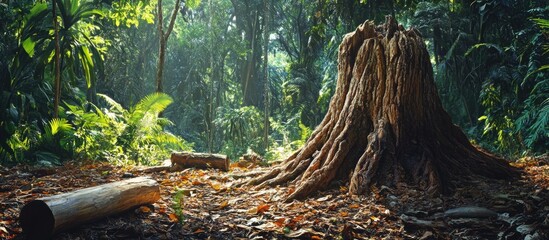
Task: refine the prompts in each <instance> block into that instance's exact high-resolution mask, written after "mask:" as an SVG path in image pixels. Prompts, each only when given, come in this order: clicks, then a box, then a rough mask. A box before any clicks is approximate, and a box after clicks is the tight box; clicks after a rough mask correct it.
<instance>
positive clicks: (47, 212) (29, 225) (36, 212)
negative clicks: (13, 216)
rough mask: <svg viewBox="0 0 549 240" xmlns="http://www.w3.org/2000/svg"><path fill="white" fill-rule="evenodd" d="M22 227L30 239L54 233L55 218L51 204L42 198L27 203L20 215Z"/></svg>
mask: <svg viewBox="0 0 549 240" xmlns="http://www.w3.org/2000/svg"><path fill="white" fill-rule="evenodd" d="M19 218H20V224H21V228H22V229H23V232H25V233H27V235H28V238H29V239H39V238H40V237H41V236H42V237H44V236H51V235H52V234H53V230H54V226H55V219H54V216H53V213H52V212H51V209H50V208H49V206H48V205H47V204H46V203H45V202H44V201H42V200H33V201H31V202H29V203H27V204H26V205H25V206H24V207H23V209H21V214H20V216H19Z"/></svg>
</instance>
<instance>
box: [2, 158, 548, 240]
mask: <svg viewBox="0 0 549 240" xmlns="http://www.w3.org/2000/svg"><path fill="white" fill-rule="evenodd" d="M515 165H516V166H518V167H522V168H523V169H524V174H523V177H522V179H520V180H519V181H516V182H512V183H511V182H505V181H497V180H491V179H484V178H475V179H468V180H462V182H459V183H456V186H460V187H457V188H456V189H455V190H456V191H455V193H454V194H453V195H450V196H436V197H428V196H426V194H425V193H424V192H423V191H420V190H417V189H414V188H411V187H406V186H399V187H397V188H394V189H393V188H390V187H387V186H380V187H378V188H375V189H372V191H371V194H370V195H367V196H352V195H349V194H348V193H347V192H348V191H347V189H348V186H347V185H346V184H341V185H340V186H337V187H333V188H331V189H327V190H325V191H322V192H319V193H317V194H315V195H312V196H311V197H309V198H308V199H305V200H302V201H292V202H290V203H284V201H283V200H284V196H286V194H288V193H291V192H292V191H293V189H292V188H291V186H290V187H285V186H279V187H275V188H267V189H255V188H253V187H248V186H240V185H241V184H239V183H241V182H243V181H245V180H247V179H250V178H251V177H253V176H255V175H257V174H261V173H262V172H265V171H266V168H263V167H255V166H252V167H251V168H245V167H233V168H232V169H231V171H229V172H222V171H218V170H195V169H185V170H183V171H180V172H166V171H161V172H152V173H145V172H143V171H137V170H136V169H128V168H127V167H126V168H123V167H115V166H112V165H109V164H107V163H95V162H87V163H76V162H69V163H66V164H65V165H64V166H61V167H57V168H54V169H48V170H47V171H44V170H40V171H36V170H33V169H31V168H29V167H26V166H16V167H13V168H10V169H6V168H0V239H25V234H24V233H21V231H22V230H21V228H20V226H19V223H18V216H19V211H20V209H21V208H22V207H23V205H24V204H25V203H27V202H29V201H31V200H33V199H35V198H39V197H44V196H50V195H54V194H58V193H62V192H68V191H72V190H76V189H80V188H84V187H90V186H95V185H99V184H104V183H108V182H113V181H118V180H122V179H123V178H127V177H137V176H144V175H146V176H151V177H153V178H154V179H156V180H157V181H158V182H159V184H160V185H161V188H160V191H161V199H160V200H159V201H157V202H156V203H154V204H151V205H147V206H140V207H138V208H136V209H135V210H131V211H127V212H125V213H123V214H119V215H116V216H111V217H108V218H105V219H101V220H98V221H96V222H92V223H88V224H84V225H81V226H79V227H77V228H74V229H72V230H69V231H65V232H62V233H59V234H57V235H56V236H54V239H295V238H297V239H530V240H534V239H549V160H548V159H547V156H545V157H541V158H531V159H521V160H520V161H517V163H515ZM176 193H180V194H176ZM176 195H178V196H181V197H180V199H179V200H176V199H174V198H175V197H174V196H176ZM176 202H178V204H179V205H180V207H179V208H178V207H174V204H175V203H176Z"/></svg>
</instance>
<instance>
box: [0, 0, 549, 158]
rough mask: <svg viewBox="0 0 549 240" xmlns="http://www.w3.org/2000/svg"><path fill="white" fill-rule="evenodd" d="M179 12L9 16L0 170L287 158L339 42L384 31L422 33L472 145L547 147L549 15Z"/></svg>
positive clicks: (329, 6) (520, 5) (528, 4)
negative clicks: (389, 20) (367, 25)
mask: <svg viewBox="0 0 549 240" xmlns="http://www.w3.org/2000/svg"><path fill="white" fill-rule="evenodd" d="M53 2H55V3H56V4H55V5H54V4H52V3H53ZM175 3H176V1H175V0H165V1H163V3H162V6H160V8H159V6H158V5H157V1H149V0H135V1H134V0H132V1H128V0H117V1H112V0H52V1H44V0H40V1H36V0H20V1H7V0H0V33H1V34H0V56H1V57H0V89H1V91H0V111H1V114H0V161H1V162H2V163H6V164H15V163H18V162H23V161H28V162H36V161H41V160H45V161H50V162H60V161H62V160H65V159H93V160H109V161H114V162H119V163H130V162H132V163H133V162H136V163H142V164H152V163H154V162H156V161H159V160H162V159H163V158H165V157H166V154H168V153H169V151H171V150H173V149H190V146H191V145H192V147H193V148H194V149H195V150H196V151H209V152H221V153H225V154H228V155H230V156H231V159H235V158H237V157H238V156H240V155H241V154H243V153H245V152H247V151H254V152H258V153H260V154H264V155H266V156H268V157H270V158H272V159H277V158H281V157H282V156H284V155H287V154H288V152H291V151H292V150H293V149H296V148H297V147H299V145H300V144H303V141H304V140H305V139H306V138H307V137H308V136H309V134H311V130H312V129H314V127H315V126H316V125H317V124H319V123H320V121H321V120H322V117H323V116H324V114H325V112H326V110H327V109H328V104H329V101H330V98H331V96H332V94H333V92H334V88H335V81H336V78H337V64H336V61H337V59H336V56H337V51H338V44H339V43H340V41H341V39H342V36H343V35H344V34H345V33H347V32H349V31H352V30H353V29H354V28H356V26H357V25H358V24H360V23H362V22H364V21H365V20H367V19H370V20H374V21H376V22H377V23H379V22H381V21H382V20H383V19H384V17H385V16H386V15H394V16H396V18H397V19H398V20H399V22H401V23H403V24H404V25H406V26H405V27H415V28H418V29H419V30H420V31H421V32H422V34H423V35H424V37H425V39H426V44H427V46H428V47H429V50H430V53H431V56H432V63H433V70H434V72H435V78H436V83H437V87H438V90H439V95H440V97H441V98H442V100H443V103H444V106H445V108H446V109H447V110H448V111H449V113H450V115H451V116H452V118H453V121H454V122H455V123H457V124H458V125H460V126H461V127H462V128H464V129H465V130H466V132H468V134H469V135H470V137H471V138H472V139H474V141H475V142H477V143H478V144H480V145H482V146H484V147H487V148H489V149H491V150H493V151H496V152H498V153H500V154H504V155H508V156H516V155H522V154H539V153H546V152H547V149H548V147H549V146H548V143H549V131H548V125H549V124H548V123H549V100H548V99H549V82H548V81H549V78H548V75H549V71H548V70H549V60H548V56H549V43H548V40H549V20H548V19H549V16H548V15H549V14H548V13H549V8H548V7H547V4H546V2H545V1H543V0H533V1H520V0H508V1H499V0H459V1H458V0H455V1H445V0H430V1H425V0H421V1H420V0H410V1H358V0H343V1H327V0H321V1H309V2H308V1H288V0H202V1H197V0H193V1H191V0H187V1H181V5H180V7H179V9H174V8H175V6H176V4H175ZM53 6H56V8H55V10H56V11H55V12H56V14H55V15H56V16H55V18H54V16H53V12H54V11H52V10H54V9H53ZM158 9H160V10H161V12H162V14H159V12H158ZM174 11H179V12H178V13H179V14H177V15H176V16H177V17H176V18H175V21H174V24H173V31H172V34H171V36H170V37H169V38H166V39H167V42H166V43H165V49H166V52H165V64H163V77H162V84H163V91H164V92H165V94H154V95H150V93H152V92H154V91H155V89H156V83H155V77H156V72H157V63H158V59H159V48H160V47H161V46H159V41H158V39H160V36H159V35H158V34H159V33H158V31H157V29H158V28H157V27H158V26H157V24H158V23H159V22H165V23H169V22H170V19H169V18H170V16H172V13H173V12H174ZM158 16H163V17H164V19H163V21H159V19H158ZM54 19H56V20H57V22H58V23H59V29H58V34H59V48H60V51H59V58H60V73H61V78H60V79H61V89H60V91H56V89H55V68H54V59H55V41H54V40H55V31H54V24H53V22H54ZM166 25H168V24H166ZM164 27H166V26H164ZM264 47H266V48H264ZM265 49H266V50H267V51H266V52H265V51H264V50H265ZM265 58H267V59H266V60H267V61H264V60H265ZM265 62H267V64H265ZM98 92H100V93H103V94H97V93H98ZM56 94H57V95H59V94H60V98H61V104H60V109H59V111H58V112H57V113H58V115H59V116H58V117H57V118H54V117H53V116H55V114H54V113H56V112H55V110H54V106H53V103H52V102H53V101H52V99H54V98H55V96H56ZM170 96H171V97H170ZM170 103H172V104H170ZM265 120H268V121H265ZM265 123H268V124H265ZM168 131H169V132H168ZM265 132H267V133H268V136H267V137H265V135H264V133H265ZM183 139H185V140H186V141H185V140H183ZM190 143H192V144H190Z"/></svg>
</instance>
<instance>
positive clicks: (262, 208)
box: [257, 204, 271, 214]
mask: <svg viewBox="0 0 549 240" xmlns="http://www.w3.org/2000/svg"><path fill="white" fill-rule="evenodd" d="M269 208H271V205H269V204H261V205H259V206H257V213H258V214H263V213H264V212H266V211H269Z"/></svg>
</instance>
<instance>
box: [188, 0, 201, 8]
mask: <svg viewBox="0 0 549 240" xmlns="http://www.w3.org/2000/svg"><path fill="white" fill-rule="evenodd" d="M200 2H201V0H187V1H186V2H185V6H186V7H188V8H189V9H195V8H197V7H198V6H199V5H200Z"/></svg>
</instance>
